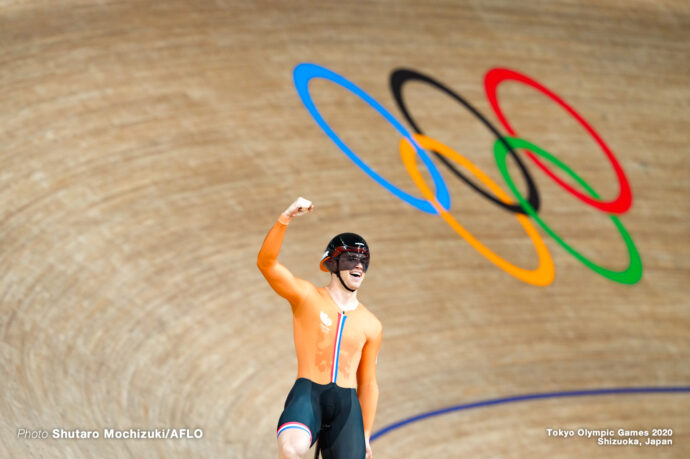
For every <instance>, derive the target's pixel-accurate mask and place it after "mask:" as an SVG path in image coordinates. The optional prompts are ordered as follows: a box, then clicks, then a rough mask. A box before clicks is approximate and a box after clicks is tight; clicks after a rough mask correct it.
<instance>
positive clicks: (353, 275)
mask: <svg viewBox="0 0 690 459" xmlns="http://www.w3.org/2000/svg"><path fill="white" fill-rule="evenodd" d="M350 276H352V277H357V278H360V277H362V273H360V272H351V273H350Z"/></svg>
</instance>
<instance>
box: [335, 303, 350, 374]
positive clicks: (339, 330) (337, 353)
mask: <svg viewBox="0 0 690 459" xmlns="http://www.w3.org/2000/svg"><path fill="white" fill-rule="evenodd" d="M345 319H347V316H346V315H345V314H340V313H338V327H337V329H336V332H335V345H334V346H333V366H332V367H331V382H332V383H334V382H335V381H336V380H337V379H338V362H339V360H340V341H341V338H342V336H343V329H344V328H345Z"/></svg>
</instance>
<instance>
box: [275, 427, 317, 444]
mask: <svg viewBox="0 0 690 459" xmlns="http://www.w3.org/2000/svg"><path fill="white" fill-rule="evenodd" d="M287 429H302V430H304V431H305V432H307V433H308V434H309V444H310V445H311V430H309V427H307V426H305V425H304V424H302V423H301V422H286V423H285V424H283V425H282V426H280V427H278V432H277V433H276V437H280V434H281V433H283V432H284V431H286V430H287Z"/></svg>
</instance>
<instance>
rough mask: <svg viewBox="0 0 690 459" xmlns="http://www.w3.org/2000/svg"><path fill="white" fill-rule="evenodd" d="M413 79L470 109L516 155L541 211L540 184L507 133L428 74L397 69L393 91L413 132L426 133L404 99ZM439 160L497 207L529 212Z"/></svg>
mask: <svg viewBox="0 0 690 459" xmlns="http://www.w3.org/2000/svg"><path fill="white" fill-rule="evenodd" d="M411 80H419V81H422V82H424V83H427V84H429V85H431V86H433V87H435V88H437V89H440V90H441V91H443V92H445V93H446V94H447V95H449V96H451V97H452V98H453V99H455V100H456V101H458V102H460V104H462V105H463V106H464V107H465V108H467V109H468V110H469V111H470V112H471V113H472V114H473V115H474V116H475V117H477V118H478V119H479V120H480V121H481V122H482V123H483V124H484V126H486V127H487V128H488V129H489V130H490V131H491V132H493V134H494V135H495V136H496V137H497V138H498V140H500V141H501V143H503V145H505V147H506V148H507V150H508V152H510V155H511V156H512V158H513V160H515V162H516V163H517V165H518V167H519V168H520V172H522V176H523V177H524V178H525V182H526V183H527V201H528V202H529V203H530V205H531V206H532V207H533V208H534V211H535V212H539V206H540V204H541V202H540V199H539V191H538V190H537V187H536V185H535V184H534V180H532V176H531V175H530V174H529V172H528V171H527V168H526V167H525V165H524V164H523V162H522V161H521V160H520V157H519V156H518V155H517V154H516V153H515V151H514V150H513V148H512V147H511V146H510V145H509V144H508V142H506V141H505V140H504V138H503V137H504V136H503V134H501V133H500V131H499V130H498V129H496V127H495V126H494V125H493V124H492V123H491V122H490V121H489V120H488V119H486V117H485V116H484V115H482V114H481V113H479V111H478V110H477V109H476V108H474V106H472V104H470V103H469V102H468V101H466V100H465V99H464V98H463V97H462V96H460V95H459V94H457V93H456V92H454V91H453V90H452V89H450V88H448V87H446V86H445V85H444V84H442V83H440V82H438V81H436V80H434V79H433V78H431V77H430V76H427V75H424V74H422V73H419V72H417V71H414V70H410V69H397V70H395V71H394V72H393V73H391V76H390V87H391V91H392V92H393V97H394V98H395V102H396V103H397V104H398V108H400V111H401V112H402V113H403V115H404V116H405V119H406V120H407V122H408V123H409V124H410V126H411V127H412V129H414V131H415V132H416V133H417V134H424V133H423V132H422V130H421V129H420V128H419V126H417V123H416V122H415V120H414V119H413V118H412V116H411V115H410V113H409V112H408V110H407V106H406V105H405V101H404V100H403V96H402V87H403V85H404V84H405V83H406V82H408V81H411ZM431 152H432V153H433V154H434V156H436V158H438V159H439V160H440V161H441V162H442V163H443V164H445V165H446V167H448V168H449V169H450V170H451V171H452V172H453V173H454V174H455V175H456V176H457V177H458V178H460V179H461V180H462V181H464V182H465V183H467V184H468V185H469V186H471V187H472V188H473V189H474V190H475V191H477V192H478V193H479V194H481V195H482V196H484V197H485V198H487V199H488V200H489V201H492V202H493V203H494V204H496V205H498V206H499V207H501V208H503V209H505V210H508V211H510V212H513V213H516V214H527V212H526V211H525V209H523V207H522V206H521V205H520V204H519V203H516V204H506V203H504V202H503V201H501V200H500V199H498V198H497V197H496V196H494V195H493V194H491V193H489V192H487V191H485V190H483V189H482V188H480V187H479V186H478V185H477V184H475V183H474V182H473V181H472V180H470V179H468V178H467V177H466V176H465V175H463V173H462V172H460V171H459V170H458V169H457V168H456V167H455V166H453V164H452V163H451V162H450V161H449V160H448V159H446V158H445V157H444V156H442V155H440V154H438V153H437V152H435V151H433V150H432V151H431Z"/></svg>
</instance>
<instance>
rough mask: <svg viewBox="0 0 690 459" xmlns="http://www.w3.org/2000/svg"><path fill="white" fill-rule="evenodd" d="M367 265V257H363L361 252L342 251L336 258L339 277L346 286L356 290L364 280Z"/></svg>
mask: <svg viewBox="0 0 690 459" xmlns="http://www.w3.org/2000/svg"><path fill="white" fill-rule="evenodd" d="M368 265H369V260H368V257H364V256H363V255H362V254H358V253H350V252H346V253H343V254H342V255H340V257H339V260H338V266H339V268H340V277H341V278H342V279H343V281H344V282H345V283H346V284H347V286H348V287H350V288H351V289H353V290H357V289H358V288H359V287H360V286H361V285H362V282H363V281H364V276H365V275H366V269H367V267H368Z"/></svg>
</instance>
